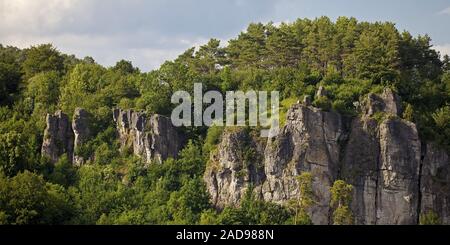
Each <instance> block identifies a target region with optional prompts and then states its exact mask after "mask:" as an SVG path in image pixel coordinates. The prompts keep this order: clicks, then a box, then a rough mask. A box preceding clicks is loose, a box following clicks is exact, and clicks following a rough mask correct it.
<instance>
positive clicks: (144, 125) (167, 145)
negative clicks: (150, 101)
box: [113, 109, 184, 163]
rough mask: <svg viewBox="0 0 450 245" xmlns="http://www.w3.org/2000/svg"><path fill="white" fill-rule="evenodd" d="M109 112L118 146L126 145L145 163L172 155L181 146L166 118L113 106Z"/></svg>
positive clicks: (170, 123)
mask: <svg viewBox="0 0 450 245" xmlns="http://www.w3.org/2000/svg"><path fill="white" fill-rule="evenodd" d="M113 115H114V121H115V123H116V125H117V131H118V133H119V139H120V143H121V145H122V147H123V148H124V147H130V148H131V149H132V150H133V153H134V154H135V155H137V156H140V157H142V159H144V160H145V161H146V162H147V163H150V162H151V161H152V160H155V161H157V162H159V163H162V161H164V160H165V159H167V158H169V157H173V158H175V157H177V155H178V152H179V151H180V150H181V148H182V146H183V142H184V138H183V136H182V135H181V134H180V133H179V132H178V130H177V128H175V127H174V126H173V125H172V122H171V120H170V118H167V117H165V116H161V115H157V114H154V115H148V114H146V113H145V112H141V111H133V110H120V109H115V110H114V111H113Z"/></svg>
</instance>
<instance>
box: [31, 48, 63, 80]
mask: <svg viewBox="0 0 450 245" xmlns="http://www.w3.org/2000/svg"><path fill="white" fill-rule="evenodd" d="M23 70H24V73H25V78H26V79H28V78H31V77H33V76H34V75H36V74H38V73H40V72H49V71H56V72H63V70H64V58H63V57H62V55H61V54H60V52H59V51H58V50H56V48H54V47H53V46H52V45H51V44H42V45H39V46H32V47H31V48H30V49H28V50H27V51H26V59H25V61H24V62H23Z"/></svg>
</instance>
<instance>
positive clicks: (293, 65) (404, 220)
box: [0, 17, 450, 224]
mask: <svg viewBox="0 0 450 245" xmlns="http://www.w3.org/2000/svg"><path fill="white" fill-rule="evenodd" d="M194 83H202V84H203V89H204V91H205V92H206V91H219V92H221V93H222V94H224V93H225V92H226V91H233V90H243V91H247V90H257V91H263V90H264V91H272V90H276V91H280V95H281V106H282V108H281V113H280V114H281V116H282V119H281V121H282V126H283V127H282V130H281V134H280V135H278V136H277V137H275V138H271V139H261V138H259V137H257V134H256V133H255V132H256V130H257V129H255V128H250V127H243V128H239V127H237V128H235V127H233V128H222V127H216V126H213V127H210V128H207V127H194V126H192V127H174V126H173V125H172V124H171V122H170V114H171V112H172V109H173V108H174V107H175V106H176V105H175V104H172V103H171V96H172V94H173V93H174V92H175V91H179V90H185V91H188V92H189V93H191V94H192V92H193V88H194ZM318 91H321V92H318ZM0 119H1V120H0V224H310V223H313V224H349V223H356V224H418V223H421V224H429V223H445V224H449V222H450V206H448V203H450V196H449V194H448V193H449V185H450V175H449V173H450V172H449V171H450V162H449V157H448V154H449V152H450V141H449V138H450V123H449V122H450V59H449V57H448V56H444V57H441V56H440V54H439V53H437V52H436V51H435V50H434V49H433V48H432V46H431V38H430V37H428V36H426V35H425V36H418V37H413V36H412V35H411V34H410V33H408V32H406V31H405V32H400V31H399V30H397V29H396V27H395V25H394V24H393V23H380V22H377V23H368V22H358V21H357V20H356V19H354V18H346V17H340V18H338V19H337V20H336V21H335V22H333V21H331V20H330V19H329V18H327V17H322V18H318V19H314V20H309V19H298V20H297V21H295V22H293V23H289V24H286V23H282V24H280V25H274V24H273V23H268V24H261V23H256V24H250V25H249V26H248V28H247V30H246V31H244V32H242V33H240V34H239V35H238V36H237V37H236V38H235V39H232V40H230V41H229V43H228V44H227V45H226V46H223V45H221V44H220V42H219V41H218V40H216V39H211V40H210V41H209V42H208V43H207V44H205V45H203V46H201V47H200V48H198V49H195V48H191V49H189V50H187V51H186V52H184V53H183V54H181V55H180V56H179V57H178V58H177V59H175V60H174V61H167V62H165V63H164V64H163V65H161V67H160V68H159V69H157V70H154V71H151V72H148V73H143V72H141V71H140V70H139V69H137V68H135V67H133V65H132V64H131V62H129V61H124V60H122V61H119V62H117V64H116V65H115V66H113V67H103V66H101V65H99V64H97V63H96V62H95V60H94V59H92V58H90V57H85V58H83V59H80V58H77V57H74V56H72V55H66V54H62V53H61V52H59V51H58V50H57V49H56V48H55V47H53V46H52V45H50V44H44V45H39V46H35V47H30V48H28V49H23V50H21V49H18V48H15V47H4V46H0Z"/></svg>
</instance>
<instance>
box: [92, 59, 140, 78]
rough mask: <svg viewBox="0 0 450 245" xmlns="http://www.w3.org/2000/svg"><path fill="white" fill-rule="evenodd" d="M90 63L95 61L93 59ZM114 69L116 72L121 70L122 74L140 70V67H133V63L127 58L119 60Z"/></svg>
mask: <svg viewBox="0 0 450 245" xmlns="http://www.w3.org/2000/svg"><path fill="white" fill-rule="evenodd" d="M89 63H93V62H92V61H91V62H89ZM112 69H113V70H114V71H116V72H119V73H120V74H122V75H128V74H132V73H136V72H139V69H138V68H135V67H133V64H132V63H131V61H127V60H120V61H118V62H117V63H116V65H115V66H114V67H113V68H112Z"/></svg>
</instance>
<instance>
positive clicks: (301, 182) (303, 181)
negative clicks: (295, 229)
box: [291, 172, 315, 225]
mask: <svg viewBox="0 0 450 245" xmlns="http://www.w3.org/2000/svg"><path fill="white" fill-rule="evenodd" d="M312 181H313V177H312V174H311V173H310V172H303V173H301V174H300V175H299V176H298V177H297V184H298V190H299V194H298V198H297V200H295V202H291V207H292V208H293V209H294V213H295V214H294V225H297V224H299V225H312V224H313V223H312V220H311V217H310V216H309V214H308V211H309V208H311V206H312V205H313V204H314V203H315V202H314V193H313V189H312Z"/></svg>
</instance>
